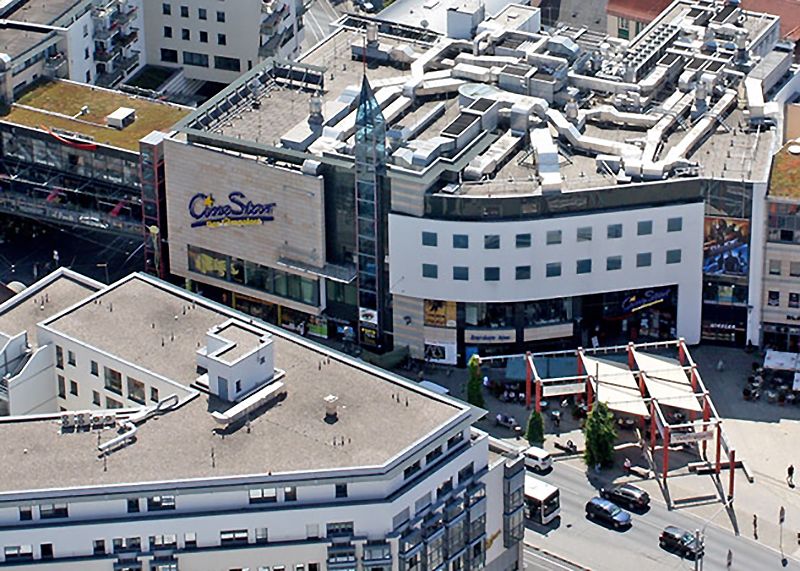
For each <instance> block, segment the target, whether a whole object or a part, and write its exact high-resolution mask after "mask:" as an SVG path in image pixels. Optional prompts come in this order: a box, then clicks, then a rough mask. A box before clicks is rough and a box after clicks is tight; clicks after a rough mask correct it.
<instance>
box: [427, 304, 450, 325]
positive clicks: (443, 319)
mask: <svg viewBox="0 0 800 571" xmlns="http://www.w3.org/2000/svg"><path fill="white" fill-rule="evenodd" d="M425 325H428V326H430V327H455V326H456V302H454V301H436V300H433V299H426V300H425Z"/></svg>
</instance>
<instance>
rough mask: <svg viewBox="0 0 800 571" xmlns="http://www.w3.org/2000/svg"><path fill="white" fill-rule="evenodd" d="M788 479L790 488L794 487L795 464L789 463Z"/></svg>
mask: <svg viewBox="0 0 800 571" xmlns="http://www.w3.org/2000/svg"><path fill="white" fill-rule="evenodd" d="M786 481H787V482H788V483H789V487H790V488H794V464H789V467H788V468H787V469H786Z"/></svg>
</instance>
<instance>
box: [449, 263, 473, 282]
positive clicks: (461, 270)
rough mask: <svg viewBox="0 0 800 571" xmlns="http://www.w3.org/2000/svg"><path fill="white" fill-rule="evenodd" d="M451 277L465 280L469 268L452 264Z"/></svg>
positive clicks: (467, 277)
mask: <svg viewBox="0 0 800 571" xmlns="http://www.w3.org/2000/svg"><path fill="white" fill-rule="evenodd" d="M453 279H454V280H457V281H467V280H468V279H469V268H468V267H467V266H453Z"/></svg>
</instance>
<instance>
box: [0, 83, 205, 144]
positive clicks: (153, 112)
mask: <svg viewBox="0 0 800 571" xmlns="http://www.w3.org/2000/svg"><path fill="white" fill-rule="evenodd" d="M83 106H88V107H89V113H87V114H85V115H80V113H81V108H82V107H83ZM120 107H130V108H132V109H135V110H136V120H135V121H134V122H133V123H131V124H130V125H128V126H127V127H125V128H124V129H122V130H119V129H115V128H113V127H107V126H106V124H105V119H106V116H108V115H110V114H111V113H113V112H114V111H116V110H117V109H119V108H120ZM190 111H191V109H189V108H187V107H181V106H178V105H174V104H170V103H162V102H159V101H153V100H150V99H145V98H142V97H136V96H132V95H127V94H125V93H121V92H119V91H111V90H107V89H101V88H99V87H94V86H90V85H85V84H82V83H74V82H71V81H50V82H46V83H41V84H39V85H38V86H36V87H34V88H33V89H31V90H30V91H28V92H27V93H25V94H24V95H23V96H22V97H21V98H20V99H19V100H18V101H17V102H16V103H14V104H12V106H11V108H10V110H9V112H8V114H6V115H5V116H0V121H7V122H9V123H15V124H17V125H24V126H26V127H32V128H35V129H57V130H61V131H67V132H70V133H78V134H80V135H82V136H84V137H91V139H92V140H93V141H94V142H95V143H98V144H104V145H112V146H114V147H120V148H123V149H127V150H130V151H138V150H139V139H141V138H142V137H144V136H145V135H148V134H149V133H150V132H152V131H168V130H169V129H170V128H171V127H172V126H173V125H175V123H177V122H178V121H180V120H181V119H183V118H184V117H185V116H186V115H188V114H189V112H190ZM58 134H59V135H62V136H63V133H58Z"/></svg>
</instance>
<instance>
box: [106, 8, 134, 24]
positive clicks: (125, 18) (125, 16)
mask: <svg viewBox="0 0 800 571" xmlns="http://www.w3.org/2000/svg"><path fill="white" fill-rule="evenodd" d="M134 18H136V6H131V7H130V8H129V9H128V10H127V11H124V12H123V11H120V12H117V13H116V14H114V15H113V16H111V26H112V27H114V26H119V27H122V26H124V25H125V24H127V23H129V22H130V21H131V20H133V19H134Z"/></svg>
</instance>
